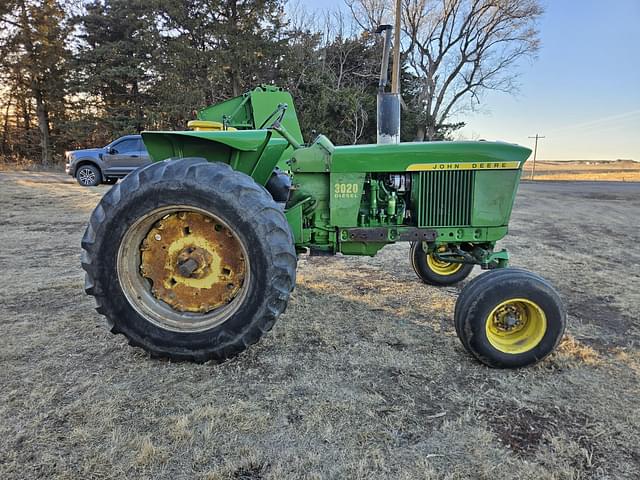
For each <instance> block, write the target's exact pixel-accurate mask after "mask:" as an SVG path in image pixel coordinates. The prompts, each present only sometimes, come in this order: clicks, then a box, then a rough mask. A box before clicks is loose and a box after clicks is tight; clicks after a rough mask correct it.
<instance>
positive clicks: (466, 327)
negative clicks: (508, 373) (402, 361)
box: [456, 269, 566, 368]
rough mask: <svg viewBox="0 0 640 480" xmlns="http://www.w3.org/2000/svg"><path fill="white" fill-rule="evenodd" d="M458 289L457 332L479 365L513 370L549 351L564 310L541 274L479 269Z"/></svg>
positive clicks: (562, 323)
mask: <svg viewBox="0 0 640 480" xmlns="http://www.w3.org/2000/svg"><path fill="white" fill-rule="evenodd" d="M467 288H469V289H473V295H466V294H465V291H464V290H463V292H462V293H461V295H460V297H459V299H458V305H457V306H456V317H457V328H456V330H457V334H458V337H459V338H460V341H461V342H462V344H463V345H464V347H465V348H466V349H467V350H468V351H469V352H470V353H471V354H472V355H473V356H475V357H476V358H477V359H478V360H480V361H481V362H482V363H484V364H485V365H488V366H490V367H495V368H518V367H525V366H527V365H532V364H534V363H537V362H539V361H540V360H542V359H543V358H545V357H546V356H547V355H549V354H550V353H551V352H552V351H553V350H554V349H555V348H556V347H557V345H558V343H560V340H561V338H562V335H563V333H564V329H565V325H566V313H565V310H564V307H563V305H562V300H561V299H560V296H559V295H558V293H557V292H556V290H555V289H554V288H553V287H552V286H551V285H550V284H549V283H548V282H547V281H545V280H544V279H543V278H542V277H540V276H538V275H536V274H534V273H531V272H526V271H523V270H519V269H514V270H512V271H511V270H510V269H507V270H505V271H504V273H502V274H500V275H496V274H492V273H488V274H487V273H485V274H483V275H481V276H480V277H478V278H477V279H476V280H474V281H473V282H472V283H470V284H469V285H468V286H467V287H466V288H465V290H466V289H467Z"/></svg>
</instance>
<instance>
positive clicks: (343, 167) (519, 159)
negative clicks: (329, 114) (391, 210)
mask: <svg viewBox="0 0 640 480" xmlns="http://www.w3.org/2000/svg"><path fill="white" fill-rule="evenodd" d="M530 154H531V150H530V149H529V148H526V147H521V146H520V145H516V144H513V143H505V142H485V141H476V142H407V143H400V144H373V145H350V146H342V147H336V149H335V151H334V152H333V158H332V168H331V170H332V171H333V172H394V171H395V172H399V171H426V170H447V169H456V170H467V169H474V170H493V169H520V168H522V166H523V165H524V162H525V161H526V160H527V158H529V155H530Z"/></svg>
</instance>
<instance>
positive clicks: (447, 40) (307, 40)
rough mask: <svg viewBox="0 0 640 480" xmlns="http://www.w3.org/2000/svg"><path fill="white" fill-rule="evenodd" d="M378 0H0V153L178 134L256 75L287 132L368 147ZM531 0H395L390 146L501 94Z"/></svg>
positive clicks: (44, 152) (52, 154)
mask: <svg viewBox="0 0 640 480" xmlns="http://www.w3.org/2000/svg"><path fill="white" fill-rule="evenodd" d="M392 3H394V2H388V1H385V0H346V3H345V7H346V8H344V9H340V10H336V11H334V12H326V11H315V12H312V11H308V10H305V9H304V8H303V6H302V5H301V4H286V3H285V2H284V1H283V0H90V1H87V0H5V1H4V2H3V3H2V4H0V122H1V123H0V128H1V129H2V132H1V133H0V135H1V138H2V140H1V142H0V157H1V158H2V159H3V160H5V161H7V160H12V159H21V158H28V159H37V160H38V161H39V162H40V163H42V164H51V163H54V162H56V161H60V159H61V158H62V153H63V152H64V150H68V149H75V148H82V147H92V146H102V145H105V144H106V143H108V142H109V141H111V140H113V139H114V138H116V137H118V136H120V135H123V134H128V133H135V132H139V131H142V130H155V129H184V128H185V127H186V123H187V121H188V120H190V119H193V118H194V113H195V111H197V110H199V109H201V108H203V107H205V106H207V105H210V104H212V103H216V102H220V101H222V100H225V99H228V98H231V97H233V96H236V95H240V94H242V93H243V92H245V91H247V90H249V89H251V88H253V87H255V86H257V85H259V84H263V83H267V84H275V85H279V86H282V87H284V88H286V89H287V90H289V91H290V92H291V93H292V95H293V96H294V99H295V104H296V110H297V112H298V115H299V118H300V123H301V127H302V131H303V133H304V134H305V136H307V139H309V138H310V136H311V135H313V132H318V133H324V134H325V135H327V136H329V138H331V139H332V140H333V141H334V142H335V143H336V144H352V143H374V142H375V138H376V121H375V116H376V115H375V110H376V92H377V84H378V76H379V68H380V59H381V52H382V46H381V38H379V36H377V35H375V34H373V33H372V32H373V31H374V30H375V27H376V26H377V25H379V24H380V23H383V22H384V21H385V19H386V21H387V22H389V19H390V18H392V17H391V16H390V13H391V12H390V11H389V8H390V7H391V5H390V4H392ZM541 13H542V9H541V7H540V5H539V4H538V0H402V25H403V29H402V42H401V50H402V76H401V79H402V82H401V83H402V92H403V93H402V99H403V103H402V135H401V136H402V140H403V141H410V140H419V141H421V140H437V139H443V138H446V137H448V136H449V135H450V134H451V133H452V132H453V131H454V130H456V129H457V128H460V127H461V126H462V125H463V123H462V122H460V118H461V116H463V115H464V113H465V112H468V111H470V110H473V109H475V108H477V105H479V104H480V103H481V101H482V96H483V93H485V92H486V91H487V90H501V91H505V92H513V91H515V89H516V88H517V82H516V80H517V73H518V70H517V66H518V63H519V62H520V61H521V60H522V59H523V58H532V57H533V56H535V53H536V51H537V49H538V47H539V40H538V32H537V30H536V21H537V19H538V18H539V17H540V15H541Z"/></svg>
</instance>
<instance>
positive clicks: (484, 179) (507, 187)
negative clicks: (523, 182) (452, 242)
mask: <svg viewBox="0 0 640 480" xmlns="http://www.w3.org/2000/svg"><path fill="white" fill-rule="evenodd" d="M520 173H521V171H520V170H504V171H501V170H496V171H491V172H476V179H475V184H474V189H473V213H472V216H471V224H472V225H473V226H474V227H493V226H499V225H507V223H509V217H510V216H511V208H512V206H513V201H514V199H515V194H516V191H517V188H518V182H519V180H520Z"/></svg>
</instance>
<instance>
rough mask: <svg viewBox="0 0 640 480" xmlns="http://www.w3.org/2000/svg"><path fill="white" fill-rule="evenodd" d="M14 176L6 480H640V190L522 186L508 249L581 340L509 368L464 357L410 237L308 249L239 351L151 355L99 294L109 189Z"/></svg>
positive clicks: (454, 290)
mask: <svg viewBox="0 0 640 480" xmlns="http://www.w3.org/2000/svg"><path fill="white" fill-rule="evenodd" d="M7 175H9V174H4V173H2V174H0V184H1V185H2V187H0V224H1V225H2V229H0V245H2V247H1V248H0V264H1V265H2V267H3V273H4V275H5V279H7V280H6V281H5V283H4V284H3V288H1V289H0V323H1V325H2V340H3V346H2V349H0V367H1V368H0V385H1V386H2V388H1V389H0V478H3V479H5V478H6V479H23V478H153V479H158V478H195V479H233V478H251V479H255V478H263V479H278V480H280V479H300V478H366V479H376V478H380V479H382V478H385V479H386V478H394V479H415V478H487V479H488V478H499V477H504V478H531V479H534V478H557V479H565V478H566V479H575V478H616V479H618V478H621V479H624V478H629V479H632V478H639V477H640V462H639V459H640V449H639V447H638V445H640V431H639V427H638V425H640V411H639V410H638V408H637V399H638V398H639V397H640V387H639V385H640V351H639V348H638V341H639V340H638V339H639V338H640V332H639V325H638V318H640V310H639V305H640V276H639V275H638V273H637V272H636V270H637V268H636V267H637V265H638V264H640V252H639V251H638V248H637V234H636V230H637V229H635V230H634V229H633V228H632V227H633V226H634V225H635V226H637V225H640V219H638V215H639V213H638V212H640V186H635V187H634V186H633V185H630V184H623V183H622V182H620V183H617V184H602V185H601V184H597V185H594V184H590V183H581V184H576V183H562V184H561V183H554V184H546V183H544V182H539V183H538V182H536V183H533V184H532V183H527V184H523V185H522V188H521V191H520V194H519V196H518V199H517V203H516V206H515V210H514V217H513V223H512V229H511V231H512V233H511V235H510V236H509V237H507V239H505V241H504V242H503V246H505V247H507V248H508V249H509V250H510V252H511V255H512V261H513V263H514V264H515V265H518V266H523V267H525V268H529V269H531V270H533V271H536V272H538V273H540V274H542V275H543V276H545V277H546V278H548V279H549V281H551V282H552V283H554V284H555V285H556V286H557V287H558V289H559V290H560V292H561V295H562V297H563V298H564V300H565V302H566V304H567V306H568V312H569V326H568V335H567V337H566V338H565V340H564V341H563V342H562V344H561V346H560V348H559V349H558V351H557V352H556V353H555V354H553V355H552V356H551V357H550V358H549V359H547V360H546V361H544V362H542V363H541V364H540V365H538V366H536V367H533V368H529V369H524V370H518V371H501V370H491V369H488V368H486V367H484V366H482V365H480V364H478V363H477V362H476V361H474V360H473V358H471V357H470V356H469V355H468V354H467V353H466V352H465V350H464V349H463V348H462V346H461V345H460V343H459V341H458V340H457V338H456V336H455V330H454V328H453V324H452V316H453V308H454V305H455V300H456V297H457V295H458V293H459V289H460V287H450V288H442V289H438V288H432V287H429V286H426V285H424V284H422V283H420V282H419V281H418V280H417V278H416V276H415V274H414V273H413V271H412V269H411V266H410V264H409V261H408V253H409V252H408V246H407V245H394V246H391V247H388V248H385V249H384V250H383V251H382V252H381V253H380V254H379V255H378V256H376V257H374V258H358V257H341V256H338V257H306V256H302V257H301V259H300V262H299V268H298V283H297V287H296V290H295V291H294V294H293V297H292V299H291V302H290V304H289V306H288V308H287V311H286V313H285V314H284V315H283V316H282V317H281V318H280V319H279V320H278V322H277V324H276V325H275V327H274V329H273V331H272V332H271V333H270V334H269V335H267V336H266V337H265V338H264V339H263V340H262V341H260V342H259V343H258V344H257V345H255V346H253V347H252V348H251V349H249V350H248V351H247V352H245V353H244V354H242V355H240V356H239V357H238V358H236V359H234V360H232V361H229V362H226V363H224V364H221V365H215V364H205V365H194V364H182V363H181V364H175V363H171V362H167V361H158V360H154V359H151V358H149V356H148V355H147V354H146V353H144V352H142V351H141V350H139V349H135V348H132V347H130V346H128V345H127V343H126V341H125V340H124V338H122V337H121V336H114V335H111V334H110V333H109V332H108V330H107V329H106V328H105V325H104V320H103V318H102V317H101V316H99V315H98V314H97V313H96V312H95V311H94V309H93V308H94V305H93V301H92V299H91V298H90V297H87V296H86V295H84V293H83V274H82V270H81V269H80V266H79V262H80V259H79V252H80V238H81V236H82V233H83V229H84V225H85V223H86V221H87V219H88V216H89V214H90V212H91V210H92V208H93V206H94V205H95V203H96V202H97V201H98V199H99V198H100V196H101V195H102V194H104V192H106V190H107V188H108V187H104V186H101V187H98V188H94V189H84V188H81V187H79V186H78V185H76V184H73V182H71V181H70V180H71V179H68V178H67V177H65V176H63V175H60V176H58V177H56V176H54V177H48V178H47V179H44V180H46V181H39V179H38V178H35V177H33V176H32V174H31V173H27V174H17V173H11V174H10V175H11V176H7ZM40 180H43V179H40ZM586 194H588V195H595V196H596V197H597V198H594V199H589V198H586V197H585V195H586ZM608 196H609V197H615V198H617V199H616V200H614V199H612V198H610V199H608ZM619 199H621V200H619ZM605 228H606V229H605ZM603 236H604V237H606V238H604V239H603ZM619 259H624V261H620V260H619Z"/></svg>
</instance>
